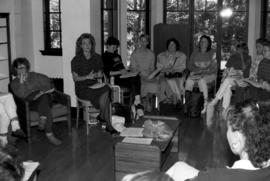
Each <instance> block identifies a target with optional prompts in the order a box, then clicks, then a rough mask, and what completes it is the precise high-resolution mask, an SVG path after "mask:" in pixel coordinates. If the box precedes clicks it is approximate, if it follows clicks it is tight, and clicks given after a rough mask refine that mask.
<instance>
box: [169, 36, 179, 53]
mask: <svg viewBox="0 0 270 181" xmlns="http://www.w3.org/2000/svg"><path fill="white" fill-rule="evenodd" d="M171 42H173V43H174V44H175V46H176V51H177V50H180V43H179V42H178V41H177V39H175V38H170V39H168V40H167V42H166V49H167V50H168V48H169V45H170V43H171Z"/></svg>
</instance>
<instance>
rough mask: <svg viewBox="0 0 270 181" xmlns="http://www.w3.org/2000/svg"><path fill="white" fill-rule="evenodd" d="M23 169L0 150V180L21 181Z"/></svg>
mask: <svg viewBox="0 0 270 181" xmlns="http://www.w3.org/2000/svg"><path fill="white" fill-rule="evenodd" d="M22 177H23V168H22V167H21V165H20V164H19V163H18V162H17V161H16V160H14V159H13V158H12V157H11V156H10V155H8V154H6V153H5V152H2V151H1V150H0V180H1V181H21V179H22Z"/></svg>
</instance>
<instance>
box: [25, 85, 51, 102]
mask: <svg viewBox="0 0 270 181" xmlns="http://www.w3.org/2000/svg"><path fill="white" fill-rule="evenodd" d="M53 91H54V88H52V89H49V90H46V91H41V90H33V91H32V92H31V93H30V94H29V95H28V96H27V97H26V100H30V101H31V100H37V99H38V98H39V97H40V96H42V95H44V94H50V93H52V92H53Z"/></svg>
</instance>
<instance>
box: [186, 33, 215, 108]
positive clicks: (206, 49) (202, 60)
mask: <svg viewBox="0 0 270 181" xmlns="http://www.w3.org/2000/svg"><path fill="white" fill-rule="evenodd" d="M211 46H212V41H211V39H210V37H209V36H206V35H203V36H201V37H200V41H199V51H194V52H193V53H192V54H191V56H190V60H189V62H188V65H187V68H188V69H189V70H190V75H189V77H188V78H187V81H186V87H185V89H186V96H187V97H188V95H187V94H190V91H192V90H193V86H194V84H195V83H196V82H197V83H198V86H199V89H200V91H201V92H202V93H203V97H204V108H203V110H202V111H201V112H202V113H205V111H206V106H207V101H208V86H207V83H211V82H213V81H215V80H216V74H217V62H216V56H215V53H214V51H212V50H211Z"/></svg>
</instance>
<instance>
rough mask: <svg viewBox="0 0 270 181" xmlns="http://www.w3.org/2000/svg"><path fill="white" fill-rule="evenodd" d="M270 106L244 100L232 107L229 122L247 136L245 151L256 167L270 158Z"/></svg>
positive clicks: (233, 128)
mask: <svg viewBox="0 0 270 181" xmlns="http://www.w3.org/2000/svg"><path fill="white" fill-rule="evenodd" d="M269 118H270V108H269V106H268V107H266V106H260V108H259V106H258V105H257V104H255V103H254V102H244V103H242V104H238V105H236V106H235V107H234V108H233V109H231V110H230V111H229V113H228V116H227V122H228V124H229V125H230V126H231V128H232V130H233V131H239V132H241V133H242V134H243V135H244V136H245V151H246V152H247V154H248V156H249V160H250V161H251V162H252V164H253V165H254V166H256V167H263V165H262V164H263V162H267V161H268V160H269V159H270V131H269V130H270V119H269Z"/></svg>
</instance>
